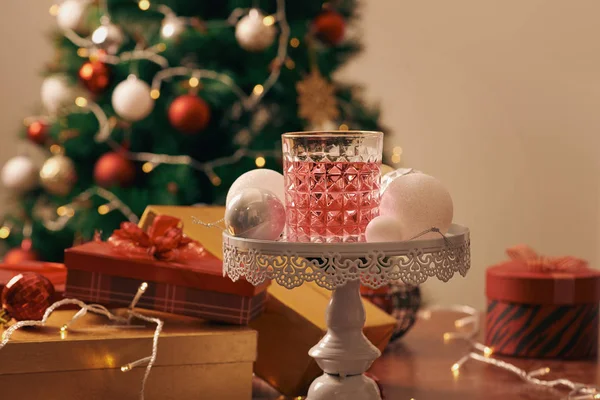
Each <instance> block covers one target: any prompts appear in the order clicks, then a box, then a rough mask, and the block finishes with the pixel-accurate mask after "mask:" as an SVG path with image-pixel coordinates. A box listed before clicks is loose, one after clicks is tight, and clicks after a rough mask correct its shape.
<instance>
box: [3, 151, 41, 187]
mask: <svg viewBox="0 0 600 400" xmlns="http://www.w3.org/2000/svg"><path fill="white" fill-rule="evenodd" d="M38 173H39V169H38V167H37V166H36V165H35V163H34V162H33V160H32V159H31V158H30V157H26V156H16V157H13V158H11V159H10V160H8V161H7V162H6V164H4V167H2V184H3V185H4V187H5V188H7V189H8V190H12V191H15V192H17V193H24V192H28V191H30V190H32V189H35V187H36V186H37V185H38V182H39V180H38Z"/></svg>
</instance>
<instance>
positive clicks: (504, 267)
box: [486, 248, 600, 305]
mask: <svg viewBox="0 0 600 400" xmlns="http://www.w3.org/2000/svg"><path fill="white" fill-rule="evenodd" d="M513 249H515V248H513ZM513 249H509V251H508V252H509V254H511V256H513V254H512V253H511V252H512V251H513ZM567 259H568V260H569V261H573V260H576V261H580V265H577V268H555V267H552V265H554V263H555V262H556V263H558V264H560V263H561V260H563V261H564V260H567ZM541 263H544V265H548V266H549V268H540V267H539V266H540V265H541ZM532 265H533V266H534V267H533V268H532ZM486 295H487V298H488V299H490V300H501V301H506V302H511V303H522V304H557V305H559V304H590V303H597V302H599V301H600V271H598V270H594V269H591V268H589V267H587V263H585V262H584V261H582V260H577V259H575V258H568V257H566V258H554V259H552V258H539V259H537V260H535V262H534V263H533V264H532V263H531V261H530V260H526V259H523V258H518V257H513V259H512V260H510V261H506V262H503V263H500V264H498V265H495V266H492V267H490V268H488V269H487V272H486Z"/></svg>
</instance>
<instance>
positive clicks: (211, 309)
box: [65, 215, 268, 325]
mask: <svg viewBox="0 0 600 400" xmlns="http://www.w3.org/2000/svg"><path fill="white" fill-rule="evenodd" d="M214 232H215V234H217V235H220V232H219V231H217V230H215V231H214ZM65 265H66V267H67V270H68V276H67V287H66V296H69V297H75V298H78V299H80V300H83V301H87V302H94V303H101V304H109V305H112V306H127V305H129V303H130V302H131V300H132V298H133V296H134V295H135V293H136V292H137V289H138V287H139V285H140V284H141V283H142V282H147V283H148V288H147V290H146V292H145V293H144V295H143V296H142V297H141V299H140V301H139V303H138V306H139V307H141V308H147V309H152V310H157V311H164V312H168V313H172V314H180V315H186V316H191V317H198V318H204V319H209V320H214V321H223V322H228V323H233V324H240V325H243V324H247V323H248V322H249V321H250V320H251V319H253V318H254V317H256V316H258V315H259V314H260V313H261V312H262V311H263V309H264V307H265V305H266V297H267V292H266V290H265V289H266V288H267V286H268V285H266V284H265V285H262V286H259V287H254V286H252V285H251V284H250V283H248V282H246V281H238V282H232V281H231V280H230V279H228V278H224V277H223V273H222V261H221V259H220V258H218V257H217V256H215V255H213V254H211V253H210V252H208V251H207V250H206V249H204V248H203V247H202V245H201V244H200V243H199V242H197V241H194V240H191V239H190V238H188V237H187V236H186V235H184V234H183V230H182V225H181V221H180V220H179V219H177V218H174V217H169V216H165V215H160V216H156V217H154V219H153V222H152V225H151V226H150V227H149V229H148V232H147V233H146V232H144V231H143V230H142V229H141V228H138V227H137V225H134V224H131V223H124V224H123V225H122V226H121V229H119V230H117V231H115V233H113V235H112V236H111V238H110V239H109V240H108V242H101V241H98V240H97V241H93V242H89V243H85V244H83V245H80V246H77V247H73V248H71V249H68V250H66V252H65Z"/></svg>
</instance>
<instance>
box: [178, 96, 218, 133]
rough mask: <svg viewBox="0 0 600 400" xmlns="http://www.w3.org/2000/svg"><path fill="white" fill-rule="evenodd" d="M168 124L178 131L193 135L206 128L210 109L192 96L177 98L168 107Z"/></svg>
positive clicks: (199, 99) (199, 98)
mask: <svg viewBox="0 0 600 400" xmlns="http://www.w3.org/2000/svg"><path fill="white" fill-rule="evenodd" d="M169 122H170V123H171V125H172V126H173V127H174V128H175V129H177V130H178V131H180V132H182V133H185V134H188V135H193V134H195V133H198V132H200V131H202V130H204V129H205V128H206V127H207V126H208V123H209V122H210V107H209V106H208V104H207V103H206V101H204V99H202V98H201V97H198V96H195V95H193V94H185V95H182V96H179V97H177V98H176V99H175V100H173V102H172V103H171V105H170V106H169Z"/></svg>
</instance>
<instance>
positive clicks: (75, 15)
mask: <svg viewBox="0 0 600 400" xmlns="http://www.w3.org/2000/svg"><path fill="white" fill-rule="evenodd" d="M87 6H88V2H87V1H84V0H66V1H64V2H63V3H62V4H61V5H60V7H59V8H58V14H56V23H57V24H58V26H59V28H61V29H72V30H74V31H77V30H79V29H80V28H81V25H82V24H83V19H84V16H85V11H86V8H87Z"/></svg>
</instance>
